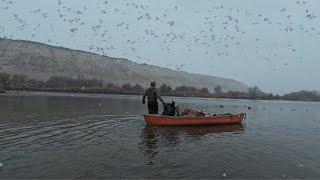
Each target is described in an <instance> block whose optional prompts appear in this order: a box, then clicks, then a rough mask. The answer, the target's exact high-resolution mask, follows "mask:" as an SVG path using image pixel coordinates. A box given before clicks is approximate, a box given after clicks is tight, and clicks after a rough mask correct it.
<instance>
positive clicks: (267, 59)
mask: <svg viewBox="0 0 320 180" xmlns="http://www.w3.org/2000/svg"><path fill="white" fill-rule="evenodd" d="M0 8H1V9H0V36H1V37H6V38H12V39H25V40H32V41H38V42H43V43H47V44H51V45H56V46H64V47H68V48H72V49H80V50H85V51H91V52H95V53H98V54H104V55H107V56H111V57H123V58H127V59H129V60H132V61H135V62H138V63H148V64H153V65H157V66H161V67H168V68H171V69H175V70H183V71H187V72H192V73H198V74H206V75H214V76H221V77H226V78H232V79H236V80H239V81H241V82H243V83H245V84H247V85H249V86H253V85H258V86H259V87H261V88H262V90H264V91H268V92H273V93H280V94H282V93H286V92H290V91H297V90H302V89H306V90H320V80H319V76H320V71H319V69H320V49H319V42H320V1H319V0H310V1H297V0H281V1H279V0H259V1H256V0H199V1H195V0H180V1H174V0H161V1H160V0H144V1H140V0H139V1H130V0H127V1H122V0H112V1H110V0H108V1H104V0H90V1H89V0H60V1H58V0H0Z"/></svg>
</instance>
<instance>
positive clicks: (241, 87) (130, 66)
mask: <svg viewBox="0 0 320 180" xmlns="http://www.w3.org/2000/svg"><path fill="white" fill-rule="evenodd" d="M0 72H7V73H10V74H25V75H27V76H28V77H30V78H35V79H39V80H46V79H48V78H50V77H51V76H67V77H84V78H96V79H101V80H103V81H104V82H106V83H109V82H111V83H116V84H124V83H130V84H140V85H142V86H144V87H147V86H149V83H150V81H152V80H154V81H157V83H158V84H163V83H166V84H167V85H170V86H171V87H177V86H182V85H188V86H194V87H199V88H201V87H207V88H208V89H209V90H211V91H213V90H214V88H215V87H216V86H217V85H220V86H221V88H222V90H223V91H230V90H232V91H247V89H248V87H247V86H246V85H245V84H243V83H241V82H238V81H235V80H232V79H226V78H221V77H214V76H206V75H199V74H192V73H187V72H181V71H174V70H171V69H167V68H161V67H157V66H152V65H147V64H138V63H135V62H132V61H129V60H126V59H121V58H112V57H107V56H101V55H98V54H93V53H89V52H84V51H78V50H72V49H67V48H62V47H55V46H50V45H46V44H42V43H37V42H31V41H22V40H9V39H1V38H0Z"/></svg>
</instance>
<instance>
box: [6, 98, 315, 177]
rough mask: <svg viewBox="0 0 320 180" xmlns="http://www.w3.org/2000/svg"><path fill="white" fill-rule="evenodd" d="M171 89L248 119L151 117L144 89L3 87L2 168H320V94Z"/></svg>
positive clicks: (280, 173)
mask: <svg viewBox="0 0 320 180" xmlns="http://www.w3.org/2000/svg"><path fill="white" fill-rule="evenodd" d="M171 99H174V100H175V101H176V102H177V103H178V104H179V105H180V107H182V108H184V107H192V108H197V109H199V110H203V111H206V112H208V113H239V112H245V113H247V119H246V121H245V122H244V123H243V125H232V126H212V127H147V126H146V125H145V123H144V120H143V117H142V115H141V114H143V113H145V112H146V107H145V105H143V104H141V97H140V96H121V95H82V94H73V95H72V94H62V93H60V94H59V93H20V94H16V93H10V94H5V95H0V162H1V163H3V167H0V178H186V177H188V178H320V103H310V102H284V101H249V100H226V99H204V98H171V97H167V98H165V100H166V101H169V100H171ZM220 105H223V106H224V108H220ZM248 106H250V107H252V109H248Z"/></svg>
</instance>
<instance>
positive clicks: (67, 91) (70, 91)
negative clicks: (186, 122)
mask: <svg viewBox="0 0 320 180" xmlns="http://www.w3.org/2000/svg"><path fill="white" fill-rule="evenodd" d="M13 93H14V94H19V93H21V94H24V93H31V94H33V93H58V94H59V93H61V94H62V93H67V94H71V95H72V94H79V95H80V94H85V95H89V94H92V95H130V96H142V95H143V93H130V92H126V93H123V92H122V93H116V92H110V93H102V92H91V91H72V90H8V91H5V92H4V93H1V94H13ZM161 95H162V96H165V97H178V98H183V97H185V98H206V99H229V100H253V101H260V100H262V101H290V102H320V101H303V100H289V99H263V98H256V99H251V98H233V97H210V96H183V95H173V94H163V93H162V94H161Z"/></svg>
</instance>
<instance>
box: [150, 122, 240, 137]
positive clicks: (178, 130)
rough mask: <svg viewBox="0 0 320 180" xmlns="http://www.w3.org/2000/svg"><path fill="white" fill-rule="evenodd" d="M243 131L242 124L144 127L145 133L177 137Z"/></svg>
mask: <svg viewBox="0 0 320 180" xmlns="http://www.w3.org/2000/svg"><path fill="white" fill-rule="evenodd" d="M243 130H244V126H243V125H242V124H231V125H219V126H170V127H152V126H146V127H145V132H146V133H148V134H156V135H160V136H162V135H169V134H171V135H179V134H187V135H190V136H192V135H194V136H203V135H206V134H215V133H224V132H240V131H243Z"/></svg>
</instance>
